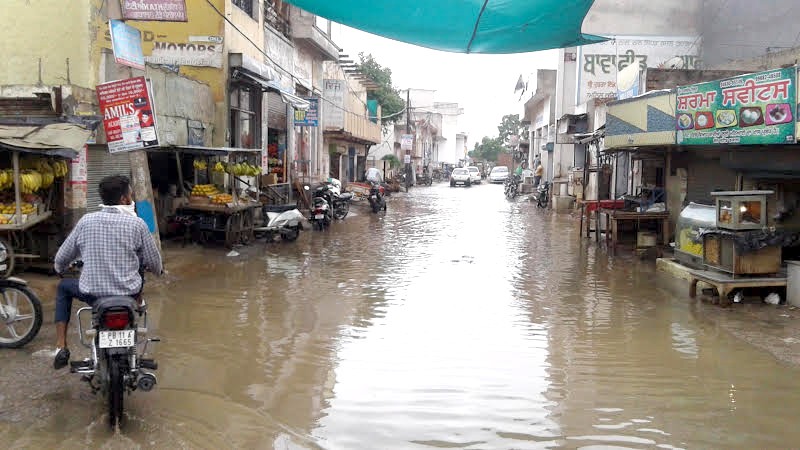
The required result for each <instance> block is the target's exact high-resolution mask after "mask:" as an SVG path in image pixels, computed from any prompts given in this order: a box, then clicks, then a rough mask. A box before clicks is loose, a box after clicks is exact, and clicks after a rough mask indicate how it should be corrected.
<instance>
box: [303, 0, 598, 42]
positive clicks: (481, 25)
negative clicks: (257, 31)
mask: <svg viewBox="0 0 800 450" xmlns="http://www.w3.org/2000/svg"><path fill="white" fill-rule="evenodd" d="M289 3H293V4H294V5H296V6H298V7H300V8H302V9H305V10H306V11H310V12H312V13H314V14H316V15H318V16H321V17H325V18H327V19H330V20H333V21H335V22H339V23H342V24H345V25H348V26H351V27H354V28H358V29H360V30H364V31H368V32H370V33H374V34H377V35H380V36H384V37H387V38H391V39H396V40H398V41H402V42H408V43H410V44H416V45H420V46H422V47H428V48H432V49H436V50H444V51H448V52H457V53H523V52H533V51H538V50H547V49H552V48H561V47H571V46H575V45H586V44H591V43H594V42H602V41H604V40H606V39H605V38H602V37H599V36H592V35H587V34H583V33H581V25H582V24H583V19H584V18H585V17H586V14H587V13H588V12H589V8H591V6H592V4H593V3H594V0H536V1H531V0H528V1H524V0H520V1H510V0H440V1H431V0H406V1H403V2H397V1H390V0H339V1H331V0H289Z"/></svg>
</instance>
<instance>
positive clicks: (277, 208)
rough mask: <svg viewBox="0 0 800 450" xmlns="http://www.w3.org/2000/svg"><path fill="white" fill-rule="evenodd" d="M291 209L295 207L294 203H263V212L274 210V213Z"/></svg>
mask: <svg viewBox="0 0 800 450" xmlns="http://www.w3.org/2000/svg"><path fill="white" fill-rule="evenodd" d="M293 209H297V206H295V205H264V211H265V212H274V213H284V212H286V211H291V210H293Z"/></svg>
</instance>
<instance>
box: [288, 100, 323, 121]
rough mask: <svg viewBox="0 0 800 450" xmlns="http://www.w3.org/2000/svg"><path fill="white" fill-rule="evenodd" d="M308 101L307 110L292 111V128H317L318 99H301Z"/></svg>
mask: <svg viewBox="0 0 800 450" xmlns="http://www.w3.org/2000/svg"><path fill="white" fill-rule="evenodd" d="M303 100H306V101H308V103H309V106H308V109H307V110H302V109H295V110H294V126H296V127H316V126H319V99H318V98H316V97H303Z"/></svg>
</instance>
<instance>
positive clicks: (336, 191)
mask: <svg viewBox="0 0 800 450" xmlns="http://www.w3.org/2000/svg"><path fill="white" fill-rule="evenodd" d="M325 184H326V185H327V186H328V190H327V197H326V198H325V199H326V200H327V201H328V203H329V204H330V205H331V206H332V207H333V218H334V219H337V220H343V219H344V218H345V217H347V214H348V213H350V201H351V200H353V194H352V193H351V192H342V183H341V182H340V181H339V180H337V179H336V178H330V179H329V180H328V182H327V183H325Z"/></svg>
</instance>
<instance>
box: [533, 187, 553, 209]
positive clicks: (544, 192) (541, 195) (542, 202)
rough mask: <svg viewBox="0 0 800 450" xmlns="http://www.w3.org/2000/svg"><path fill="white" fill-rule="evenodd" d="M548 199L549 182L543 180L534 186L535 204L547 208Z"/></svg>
mask: <svg viewBox="0 0 800 450" xmlns="http://www.w3.org/2000/svg"><path fill="white" fill-rule="evenodd" d="M549 201H550V182H549V181H545V182H543V183H541V184H540V185H539V187H537V188H536V206H538V207H539V208H547V203H548V202H549Z"/></svg>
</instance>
